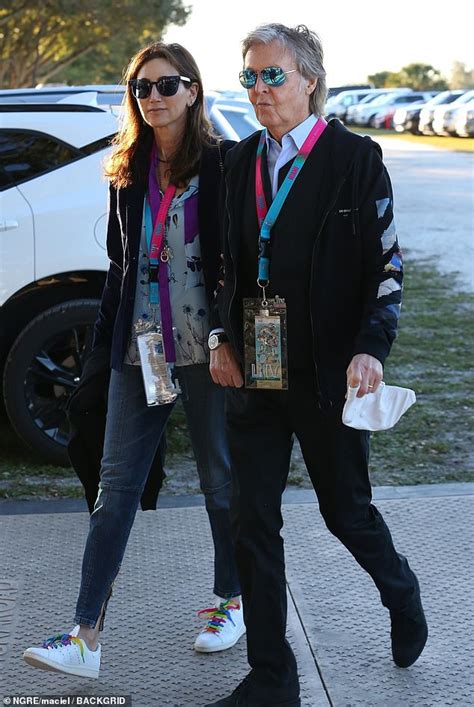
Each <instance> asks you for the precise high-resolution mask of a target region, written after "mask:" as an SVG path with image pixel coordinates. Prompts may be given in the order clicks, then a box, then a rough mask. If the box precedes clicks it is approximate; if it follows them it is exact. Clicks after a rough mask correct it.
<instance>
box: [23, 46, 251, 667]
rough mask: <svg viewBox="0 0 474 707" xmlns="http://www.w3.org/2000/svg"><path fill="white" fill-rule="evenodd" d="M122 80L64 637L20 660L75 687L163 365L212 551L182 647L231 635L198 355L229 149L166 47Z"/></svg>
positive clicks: (222, 463) (221, 472)
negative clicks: (95, 396) (89, 481)
mask: <svg viewBox="0 0 474 707" xmlns="http://www.w3.org/2000/svg"><path fill="white" fill-rule="evenodd" d="M126 81H127V91H126V96H125V106H124V107H125V116H124V122H123V124H122V128H121V130H120V132H119V134H118V136H117V138H116V141H115V149H114V150H113V152H112V154H111V157H110V159H109V161H108V163H107V165H106V175H107V176H108V177H109V180H110V190H109V220H108V232H107V250H108V255H109V258H110V268H109V272H108V275H107V281H106V285H105V289H104V293H103V296H102V302H101V307H100V310H99V315H98V319H97V322H96V327H95V336H94V349H95V348H96V347H99V346H103V347H108V348H109V349H110V361H111V368H112V371H111V381H110V388H109V401H108V413H107V425H106V434H105V443H104V454H103V458H102V467H101V481H100V487H99V494H98V497H97V500H96V503H95V507H94V512H93V513H92V516H91V521H90V529H89V535H88V538H87V543H86V548H85V553H84V559H83V568H82V582H81V588H80V592H79V598H78V601H77V606H76V614H75V623H76V624H77V626H76V627H75V628H74V629H73V630H72V631H71V633H69V634H59V635H57V636H53V637H52V638H50V639H48V640H47V641H45V642H44V643H43V646H42V647H41V648H29V649H28V650H26V651H25V653H24V658H25V660H26V662H27V663H29V664H30V665H33V666H34V667H38V668H43V669H53V670H58V671H60V672H64V673H69V674H74V675H82V676H89V677H97V676H98V673H99V667H100V652H101V647H100V644H99V643H98V634H99V631H101V630H102V628H103V623H104V616H105V610H106V607H107V602H108V600H109V598H110V594H111V587H112V584H113V582H114V579H115V577H116V575H117V572H118V570H119V568H120V564H121V562H122V558H123V555H124V552H125V547H126V544H127V541H128V537H129V533H130V530H131V527H132V524H133V520H134V518H135V513H136V510H137V506H138V502H139V499H140V496H141V493H142V490H143V487H144V485H145V482H146V479H147V475H148V471H149V468H150V465H151V463H152V461H153V458H154V455H155V452H156V449H157V447H158V444H159V442H160V437H161V435H162V433H163V431H164V429H165V426H166V423H167V420H168V418H169V415H170V413H171V411H172V409H173V401H174V399H175V397H176V392H175V389H174V383H173V381H172V379H171V377H170V376H168V372H169V371H170V370H171V367H172V366H173V367H174V373H173V374H174V375H175V376H176V378H177V382H178V384H179V386H180V388H181V389H182V392H183V396H182V399H183V405H184V409H185V412H186V416H187V421H188V426H189V432H190V437H191V441H192V445H193V449H194V453H195V457H196V460H197V467H198V471H199V476H200V484H201V489H202V491H203V492H204V494H205V500H206V509H207V512H208V515H209V521H210V525H211V531H212V537H213V541H214V551H215V584H214V593H215V594H216V597H217V603H216V606H215V608H214V607H213V608H212V609H210V610H206V611H205V612H204V613H205V616H206V618H207V619H208V622H207V625H206V626H205V628H204V630H203V631H202V632H201V633H200V634H199V636H198V637H197V640H196V642H195V646H194V647H195V648H196V650H199V651H202V652H213V651H216V650H223V649H226V648H230V647H231V646H232V645H234V644H235V643H236V641H237V640H238V639H239V637H240V636H241V635H242V634H243V633H244V631H245V626H244V624H243V618H242V608H241V603H240V587H239V582H238V577H237V572H236V568H235V563H234V552H233V547H232V539H231V529H230V519H229V497H230V465H229V453H228V448H227V443H226V439H225V434H224V391H223V390H222V389H220V388H219V386H216V385H214V384H213V383H212V380H211V378H210V375H209V372H208V349H207V335H208V331H209V328H210V326H209V321H210V302H211V299H212V296H213V292H214V290H215V288H216V284H217V279H218V271H219V265H220V248H219V244H218V219H217V202H218V192H219V188H220V180H221V175H222V160H223V157H224V153H225V152H226V151H227V150H228V149H229V148H230V147H232V144H233V143H229V142H227V143H225V142H224V143H221V144H219V143H218V142H217V141H216V139H215V138H214V137H213V135H212V130H211V126H210V124H209V122H208V120H207V118H206V116H205V108H204V94H203V87H202V80H201V76H200V73H199V70H198V68H197V66H196V63H195V61H194V59H193V57H192V56H191V55H190V53H189V52H188V51H187V50H186V49H184V48H183V47H182V46H180V45H179V44H164V43H162V42H158V43H155V44H152V45H150V46H149V47H146V48H145V49H143V50H141V51H140V52H138V54H137V55H136V56H135V57H134V58H133V59H132V60H131V62H130V65H129V67H128V70H127V73H126ZM160 239H161V240H160ZM150 249H151V250H150ZM150 253H151V257H149V255H150ZM147 336H148V337H150V336H151V337H152V339H151V340H152V342H153V345H154V348H153V353H154V354H156V352H157V351H158V350H159V353H160V352H161V350H162V348H164V354H165V357H166V363H165V362H164V360H163V356H162V354H161V353H160V355H159V356H158V358H157V364H156V367H155V369H154V373H152V376H151V384H152V387H153V385H154V386H155V388H154V390H155V393H156V391H158V394H157V395H158V397H157V398H156V399H154V400H151V401H150V400H149V399H148V403H150V402H152V403H158V404H152V405H151V406H150V405H149V404H147V398H146V397H145V387H144V383H145V382H147V383H148V384H149V383H150V377H149V376H148V378H147V371H146V367H147V366H148V364H149V363H150V358H149V357H148V356H147V355H146V352H144V349H143V348H142V344H143V342H144V341H148V339H147ZM141 337H142V338H141ZM160 346H161V347H162V348H160ZM145 349H146V346H145ZM140 351H141V352H142V353H140ZM140 355H142V357H143V359H142V362H143V364H144V365H142V364H141V360H140ZM142 369H143V370H142ZM142 373H143V374H144V376H142ZM157 383H158V385H155V384H157ZM160 386H161V390H159V389H160ZM147 394H148V395H149V392H148V391H147ZM167 401H169V402H167ZM160 403H164V404H160ZM203 410H204V411H205V414H204V415H203V414H202V412H203Z"/></svg>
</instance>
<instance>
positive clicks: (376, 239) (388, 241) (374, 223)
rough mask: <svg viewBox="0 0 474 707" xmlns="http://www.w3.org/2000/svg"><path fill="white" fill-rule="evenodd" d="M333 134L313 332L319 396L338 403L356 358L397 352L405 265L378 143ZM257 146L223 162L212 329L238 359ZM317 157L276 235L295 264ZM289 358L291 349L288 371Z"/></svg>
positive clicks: (314, 264)
mask: <svg viewBox="0 0 474 707" xmlns="http://www.w3.org/2000/svg"><path fill="white" fill-rule="evenodd" d="M326 130H327V131H330V132H329V133H328V137H329V139H330V146H329V147H330V153H329V154H330V158H329V165H328V169H327V170H326V172H325V179H326V180H329V182H328V183H325V189H324V192H325V194H326V195H327V197H326V200H325V204H324V205H323V208H322V209H321V214H322V215H321V218H320V219H319V221H318V222H315V223H314V237H313V246H312V257H311V266H310V270H309V272H310V282H309V285H308V292H309V295H308V296H309V310H310V318H311V322H308V323H307V326H311V335H312V346H313V359H314V364H315V367H316V377H317V382H318V386H319V392H320V395H321V397H322V398H323V399H326V400H332V401H336V400H339V401H340V400H342V399H343V397H344V395H345V391H346V375H345V372H346V369H347V366H348V365H349V363H350V361H351V359H352V357H353V356H354V355H355V354H358V353H367V354H370V355H372V356H374V357H375V358H377V359H379V361H381V363H382V364H383V363H384V361H385V358H386V356H387V355H388V353H389V351H390V347H391V344H392V342H393V340H394V338H395V335H396V328H397V322H398V316H399V311H400V301H401V283H402V267H401V254H400V251H399V248H398V242H397V237H396V232H395V224H394V220H393V196H392V188H391V184H390V179H389V177H388V174H387V171H386V169H385V167H384V165H383V163H382V159H381V150H380V147H379V145H377V144H376V143H375V142H373V141H372V140H371V139H370V138H368V137H366V138H362V137H360V136H358V135H355V134H353V133H351V132H349V131H348V130H346V129H345V128H344V127H343V125H342V124H341V123H340V122H339V121H337V120H333V121H330V123H329V125H328V127H327V129H326ZM258 139H259V133H254V134H253V135H251V136H250V137H248V138H247V139H246V140H243V141H242V142H240V143H239V144H238V145H237V146H236V147H235V148H234V149H233V150H231V151H230V152H229V154H228V155H227V159H226V161H225V205H224V233H223V253H224V268H225V279H224V286H223V287H220V288H219V290H218V293H217V305H218V317H217V318H216V319H215V320H214V322H213V324H214V326H219V325H221V326H222V327H224V329H225V331H226V333H227V335H228V336H229V338H230V340H231V342H232V344H233V346H234V348H235V350H236V352H237V355H238V356H239V358H240V359H241V361H242V360H243V331H242V297H243V296H244V293H242V280H243V279H244V278H243V272H244V271H245V270H246V269H247V270H248V268H254V267H255V268H256V263H249V262H242V261H241V252H242V248H241V244H242V240H243V232H242V221H243V214H244V209H246V208H252V209H255V205H254V203H252V204H246V203H245V199H244V194H246V193H247V194H248V193H254V189H255V186H254V185H255V155H256V150H257V144H258ZM316 147H317V146H316ZM317 158H318V152H317V149H315V150H313V152H312V153H311V154H310V156H309V157H308V159H307V161H306V163H305V165H304V166H303V168H302V171H301V173H300V175H299V176H298V178H297V180H296V182H295V184H294V185H293V187H292V189H291V191H290V193H289V196H288V198H287V200H286V202H285V204H284V206H283V208H282V210H281V212H280V215H279V217H278V219H277V222H276V224H275V226H274V228H273V229H272V240H273V239H275V240H276V239H278V237H279V236H280V237H281V238H285V239H286V242H287V243H288V247H287V253H288V258H291V249H292V247H297V235H298V223H299V220H300V219H305V218H307V214H305V211H304V209H302V208H299V209H298V210H296V209H295V208H294V204H295V203H298V204H300V205H301V204H303V205H304V204H308V205H311V203H312V199H314V196H315V195H314V191H313V190H314V180H312V178H311V174H312V170H314V164H315V162H314V160H316V159H317ZM249 180H251V189H250V190H248V186H249ZM308 211H309V207H308ZM270 280H271V271H270ZM302 286H303V284H302ZM302 325H303V323H302ZM290 357H291V351H290V352H289V354H288V358H289V363H290Z"/></svg>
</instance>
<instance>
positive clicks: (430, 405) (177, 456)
mask: <svg viewBox="0 0 474 707" xmlns="http://www.w3.org/2000/svg"><path fill="white" fill-rule="evenodd" d="M473 301H474V297H472V295H467V294H465V293H459V292H457V291H456V288H455V277H454V276H442V275H439V274H438V273H436V272H434V271H433V270H432V268H431V267H429V265H428V264H423V263H419V262H418V263H416V264H412V265H411V267H410V268H409V269H408V271H407V275H406V278H405V297H404V306H403V311H402V317H401V321H400V328H399V336H398V338H397V340H396V342H395V344H394V347H393V350H392V353H391V355H390V356H389V358H388V360H387V365H386V368H385V380H386V382H387V383H389V384H390V383H391V384H394V385H401V386H406V387H409V388H413V389H414V390H415V391H416V394H417V399H418V401H417V403H416V405H414V406H413V407H412V408H411V409H410V410H409V411H408V412H407V413H406V415H404V417H403V418H402V419H401V420H400V422H399V423H398V425H397V426H396V427H395V428H394V429H393V430H391V431H387V432H378V433H375V434H373V435H372V449H371V463H370V468H371V478H372V482H373V483H374V485H404V484H426V483H438V482H448V481H474V464H473V456H474V453H473V451H472V450H473V449H474V446H473V426H472V423H471V420H472V406H471V401H472V399H473V392H474V390H473V389H474V381H473V378H472V375H471V367H470V361H471V360H472V341H473V334H474V321H473V317H472V305H473ZM0 439H1V440H2V442H1V445H2V449H1V461H0V497H3V498H25V497H27V498H51V497H53V498H57V497H63V498H76V497H78V496H79V497H80V496H82V490H81V487H80V485H79V482H78V480H77V479H76V476H75V474H74V472H73V470H72V469H63V468H60V467H56V466H52V465H49V464H41V463H38V460H37V457H36V455H35V454H34V453H32V452H29V451H28V450H27V449H25V447H23V445H22V444H21V442H20V441H19V440H18V439H17V438H16V435H15V434H14V432H13V431H12V430H11V428H10V427H9V425H8V422H7V420H6V418H5V417H2V418H0ZM167 441H168V459H169V466H170V467H171V468H172V469H173V468H174V469H176V472H173V471H172V472H171V474H170V480H169V484H168V485H169V490H170V491H172V492H174V493H180V492H189V489H194V488H195V489H196V490H197V488H198V487H197V473H196V468H195V465H194V463H193V461H192V451H191V448H190V444H189V437H188V433H187V428H186V421H185V417H184V411H183V409H182V406H181V405H180V404H179V405H177V406H176V408H175V410H174V412H173V415H172V417H171V420H170V423H169V425H168V435H167ZM174 476H176V479H175V480H174V481H173V478H174ZM290 483H292V484H293V485H295V486H300V487H309V486H310V485H311V484H310V482H309V479H308V476H307V473H306V469H305V467H304V463H303V460H302V457H301V453H300V451H299V449H295V453H294V455H293V459H292V470H291V472H290ZM173 484H174V486H173Z"/></svg>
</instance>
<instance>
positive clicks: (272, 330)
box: [243, 283, 288, 390]
mask: <svg viewBox="0 0 474 707" xmlns="http://www.w3.org/2000/svg"><path fill="white" fill-rule="evenodd" d="M259 284H260V283H259ZM262 289H263V299H259V298H245V299H244V301H243V305H244V362H245V387H246V388H249V389H253V390H262V389H269V390H287V389H288V359H287V329H286V303H285V300H284V299H282V298H281V297H278V295H276V296H275V297H274V298H272V299H268V300H267V299H266V296H265V288H264V287H263V288H262Z"/></svg>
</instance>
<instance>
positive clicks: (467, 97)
mask: <svg viewBox="0 0 474 707" xmlns="http://www.w3.org/2000/svg"><path fill="white" fill-rule="evenodd" d="M473 98H474V91H467V93H464V94H463V95H462V96H459V98H456V100H455V101H453V104H452V105H453V106H454V105H455V106H462V105H464V103H469V101H472V99H473Z"/></svg>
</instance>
